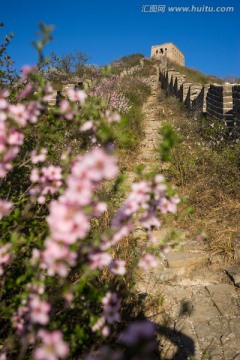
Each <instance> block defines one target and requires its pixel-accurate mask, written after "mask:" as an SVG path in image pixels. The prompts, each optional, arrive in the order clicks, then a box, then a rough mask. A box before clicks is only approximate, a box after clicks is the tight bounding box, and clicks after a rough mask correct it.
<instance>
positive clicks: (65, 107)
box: [60, 99, 74, 120]
mask: <svg viewBox="0 0 240 360" xmlns="http://www.w3.org/2000/svg"><path fill="white" fill-rule="evenodd" d="M60 112H61V114H62V115H63V116H64V118H65V119H66V120H72V119H73V116H74V113H73V111H72V107H71V105H70V103H69V101H67V100H64V99H63V100H61V101H60Z"/></svg>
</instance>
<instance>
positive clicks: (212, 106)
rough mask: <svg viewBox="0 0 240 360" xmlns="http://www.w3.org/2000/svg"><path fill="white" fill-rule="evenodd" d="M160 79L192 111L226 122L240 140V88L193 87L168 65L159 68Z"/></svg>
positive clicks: (230, 86)
mask: <svg viewBox="0 0 240 360" xmlns="http://www.w3.org/2000/svg"><path fill="white" fill-rule="evenodd" d="M159 79H160V82H161V87H162V88H163V89H164V90H166V92H167V93H168V94H169V95H173V96H176V97H177V98H178V99H179V100H180V101H181V102H184V104H185V105H186V107H187V108H188V109H189V110H192V111H194V112H197V113H198V114H199V116H205V115H206V116H208V117H210V118H216V119H219V120H220V121H224V122H225V123H226V124H227V126H228V128H229V130H230V131H233V133H234V134H235V135H236V136H238V137H239V136H240V85H232V84H225V85H217V84H207V85H202V84H194V83H191V82H187V81H186V78H185V76H184V75H182V74H180V73H179V72H177V71H175V70H174V68H172V67H171V68H169V69H167V68H166V65H165V64H164V65H162V64H160V76H159Z"/></svg>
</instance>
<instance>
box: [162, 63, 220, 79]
mask: <svg viewBox="0 0 240 360" xmlns="http://www.w3.org/2000/svg"><path fill="white" fill-rule="evenodd" d="M169 66H172V67H174V69H175V70H176V71H179V72H180V73H181V74H182V75H185V76H186V79H187V80H188V81H192V82H194V83H200V84H213V83H217V84H223V83H224V81H223V79H220V78H219V77H217V76H214V75H205V74H203V73H202V72H201V71H199V70H197V69H193V68H190V67H187V66H181V65H178V64H175V63H173V62H169Z"/></svg>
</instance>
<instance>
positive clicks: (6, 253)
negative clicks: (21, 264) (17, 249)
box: [0, 244, 12, 276]
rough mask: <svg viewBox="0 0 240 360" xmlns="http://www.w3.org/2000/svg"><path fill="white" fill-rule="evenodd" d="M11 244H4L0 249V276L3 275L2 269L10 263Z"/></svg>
mask: <svg viewBox="0 0 240 360" xmlns="http://www.w3.org/2000/svg"><path fill="white" fill-rule="evenodd" d="M10 250H11V244H5V245H3V246H1V247H0V276H2V275H3V274H4V268H5V267H6V266H7V265H8V264H9V263H10V261H11V258H12V256H11V253H10Z"/></svg>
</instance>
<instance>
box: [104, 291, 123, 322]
mask: <svg viewBox="0 0 240 360" xmlns="http://www.w3.org/2000/svg"><path fill="white" fill-rule="evenodd" d="M102 304H103V317H104V318H105V321H106V322H107V323H108V324H112V323H114V322H115V321H119V320H120V314H119V311H120V308H121V300H120V299H119V298H118V295H117V294H116V293H111V292H107V294H106V295H105V296H104V298H103V299H102Z"/></svg>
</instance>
